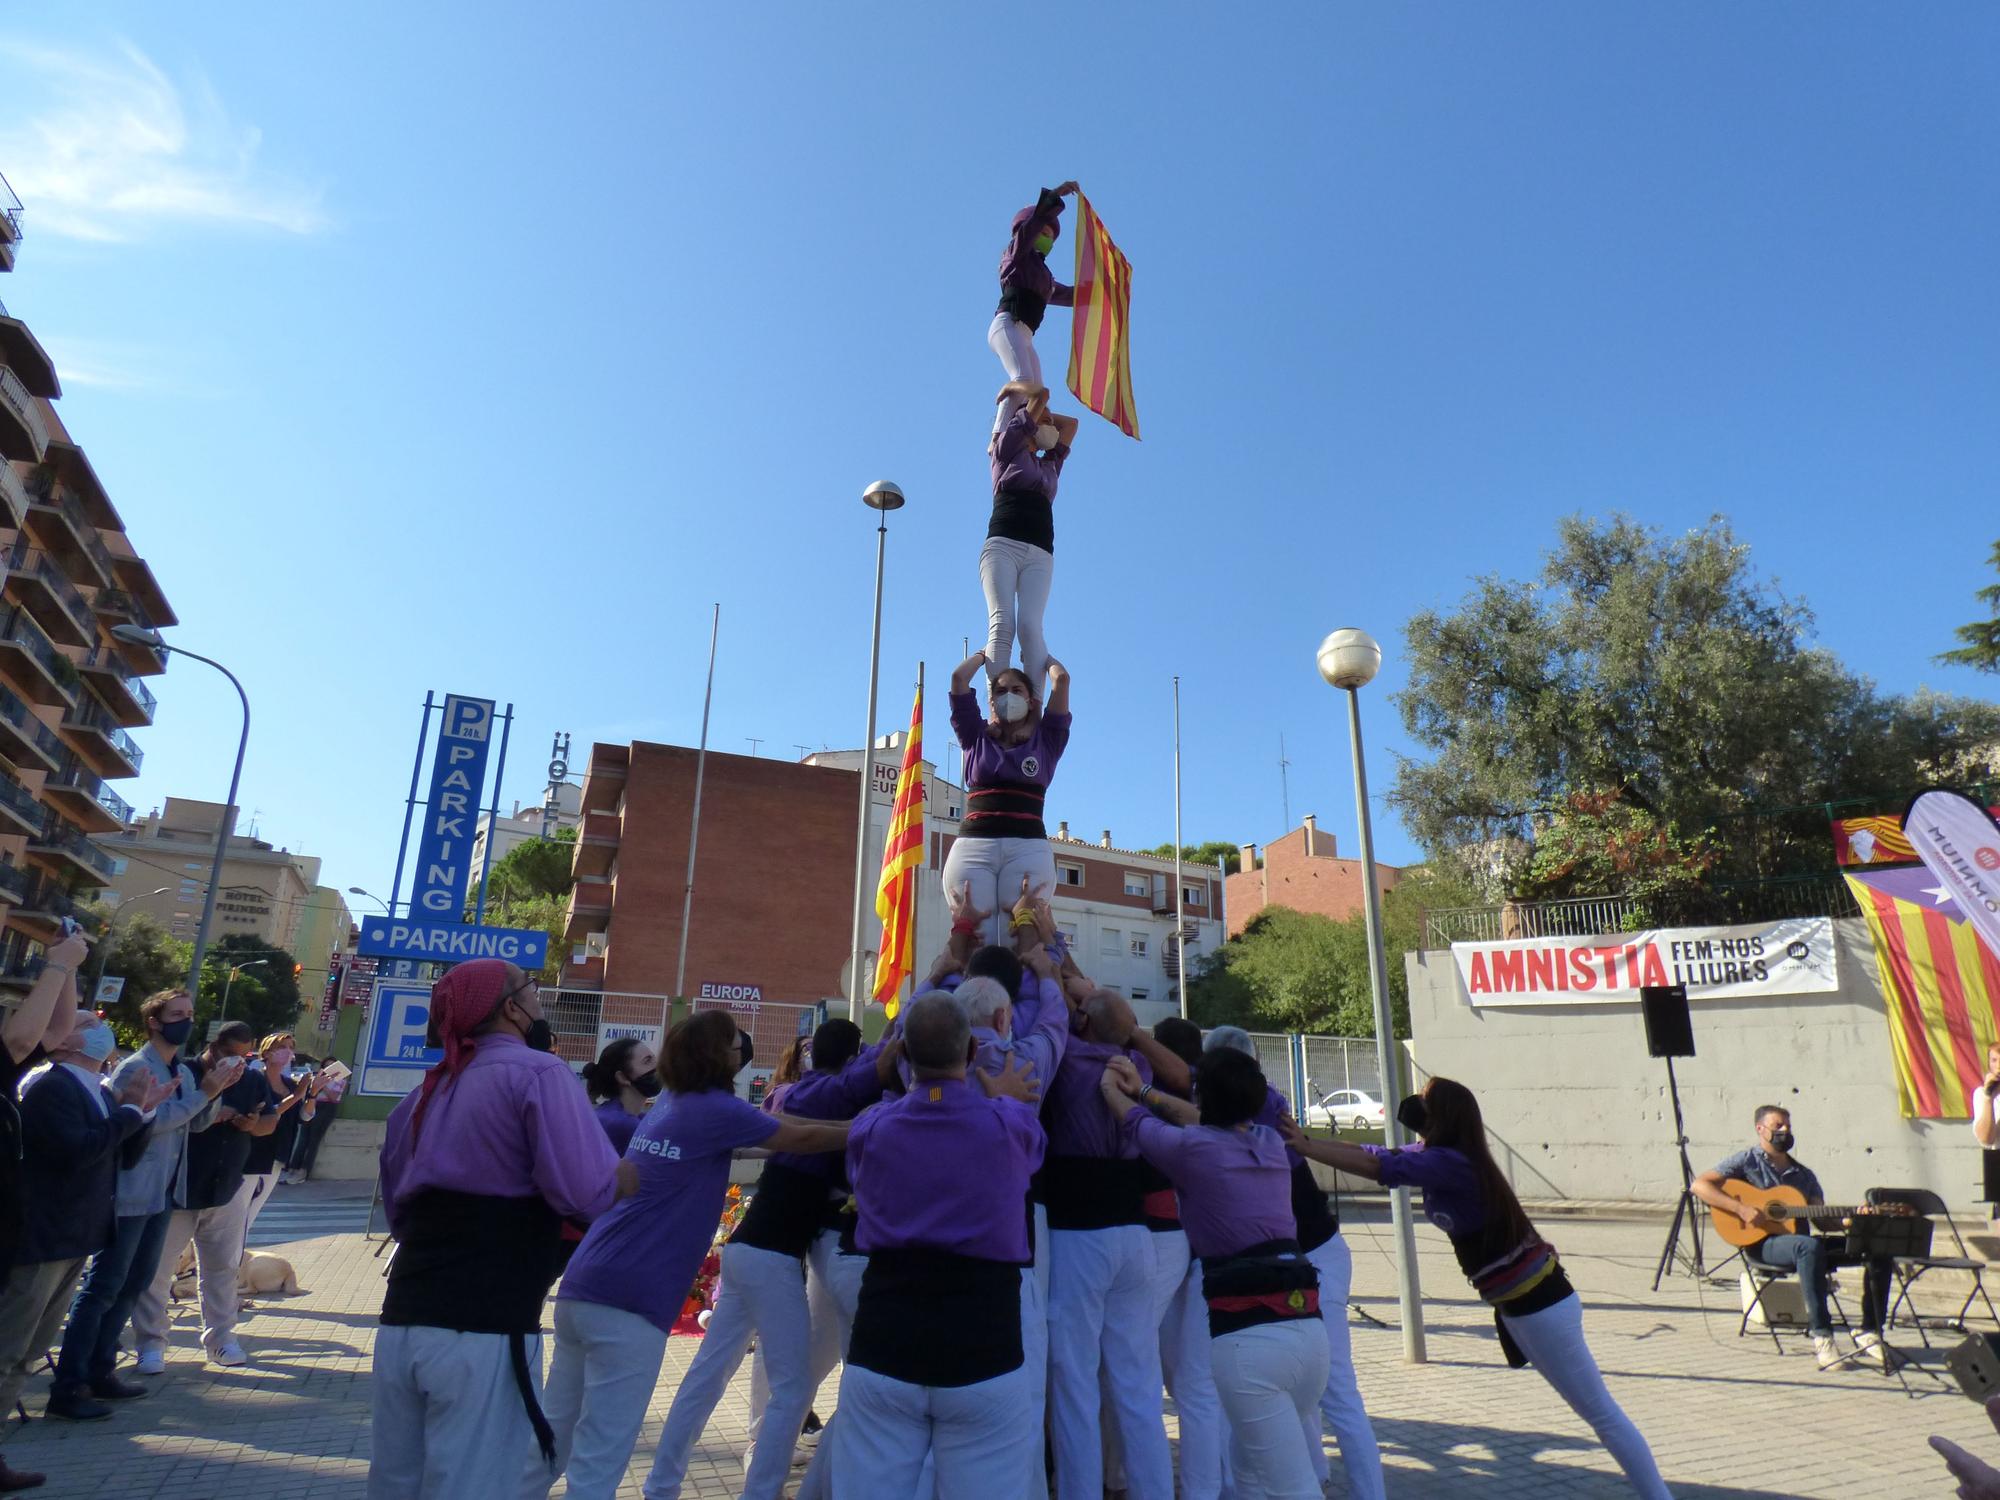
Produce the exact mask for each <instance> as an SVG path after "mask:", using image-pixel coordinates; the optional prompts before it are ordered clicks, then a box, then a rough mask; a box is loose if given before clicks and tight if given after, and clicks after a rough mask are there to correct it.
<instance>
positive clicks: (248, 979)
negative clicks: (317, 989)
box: [183, 932, 300, 1037]
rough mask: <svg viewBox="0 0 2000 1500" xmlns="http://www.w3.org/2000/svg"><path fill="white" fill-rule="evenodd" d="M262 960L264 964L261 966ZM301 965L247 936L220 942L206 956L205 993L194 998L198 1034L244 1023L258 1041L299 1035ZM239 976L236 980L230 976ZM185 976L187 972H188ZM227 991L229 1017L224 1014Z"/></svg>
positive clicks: (234, 934) (237, 934)
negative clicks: (213, 1026)
mask: <svg viewBox="0 0 2000 1500" xmlns="http://www.w3.org/2000/svg"><path fill="white" fill-rule="evenodd" d="M259 960H261V962H259ZM298 967H299V964H298V960H297V959H295V958H293V957H292V955H291V954H289V953H287V952H286V951H285V950H284V949H282V948H277V947H273V946H272V945H271V944H269V943H267V942H265V941H264V940H263V939H262V938H259V937H256V936H254V935H252V934H250V933H247V932H232V933H229V934H227V935H226V936H223V937H220V938H217V939H216V940H215V941H214V942H213V943H211V944H210V945H209V948H208V952H207V953H206V954H204V955H203V957H202V964H201V990H200V992H199V993H198V994H197V995H196V996H195V1002H194V1030H195V1035H196V1036H197V1037H203V1036H206V1035H207V1034H208V1026H209V1023H210V1022H211V1021H214V1020H218V1019H220V1020H228V1021H244V1022H247V1023H248V1024H249V1026H250V1029H251V1030H252V1031H254V1032H256V1033H257V1035H258V1036H260V1037H263V1036H268V1035H269V1034H270V1033H271V1032H274V1031H291V1030H295V1029H296V1028H297V1026H298V1021H299V1005H300V999H299V981H298V974H297V970H298ZM232 969H234V970H235V971H236V977H235V979H234V981H232V980H231V979H230V977H229V976H230V971H231V970H232ZM183 972H185V970H183ZM225 991H226V992H227V994H228V997H229V1012H228V1014H227V1015H226V1016H225V1015H223V1013H222V1001H223V995H224V993H225Z"/></svg>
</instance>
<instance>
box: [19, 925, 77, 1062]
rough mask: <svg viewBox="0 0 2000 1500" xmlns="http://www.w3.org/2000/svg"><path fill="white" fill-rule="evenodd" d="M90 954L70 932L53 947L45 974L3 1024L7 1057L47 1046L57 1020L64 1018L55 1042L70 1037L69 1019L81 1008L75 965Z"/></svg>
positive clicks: (44, 970)
mask: <svg viewBox="0 0 2000 1500" xmlns="http://www.w3.org/2000/svg"><path fill="white" fill-rule="evenodd" d="M89 951H90V944H89V943H88V942H86V941H85V940H84V936H83V934H82V933H81V932H72V933H70V934H69V935H68V936H67V937H65V938H64V939H63V940H62V941H61V942H59V943H57V944H56V945H55V946H54V947H52V948H50V949H49V950H48V953H47V954H46V956H45V959H44V962H43V964H42V972H41V973H39V974H37V975H36V976H35V982H34V983H33V984H32V985H30V986H29V988H28V995H27V998H26V999H24V1000H23V1001H22V1002H21V1003H20V1004H19V1005H17V1006H16V1007H15V1008H14V1012H13V1014H12V1015H10V1016H8V1017H7V1019H6V1021H5V1022H0V1046H4V1047H5V1048H6V1049H7V1055H8V1056H10V1057H11V1058H13V1059H14V1061H15V1062H17V1063H18V1062H21V1061H22V1060H23V1059H25V1058H26V1057H27V1055H28V1054H29V1053H30V1052H33V1051H34V1050H35V1049H36V1048H37V1047H41V1046H45V1045H47V1042H48V1036H49V1032H50V1031H51V1030H53V1029H54V1028H53V1027H52V1025H51V1022H52V1021H53V1019H54V1018H55V1017H57V1016H61V1017H62V1030H61V1032H60V1033H59V1034H58V1035H57V1037H56V1038H55V1039H56V1040H57V1041H61V1040H62V1038H63V1036H66V1035H68V1033H69V1025H70V1017H71V1016H72V1015H74V1014H75V1013H76V1012H77V1011H78V1010H80V1009H81V1008H82V1007H81V1005H80V1004H79V1003H78V1001H77V998H76V966H77V965H78V964H80V963H82V962H83V958H84V955H85V954H86V953H88V952H89Z"/></svg>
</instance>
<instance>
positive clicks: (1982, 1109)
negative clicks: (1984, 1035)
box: [1972, 1042, 2000, 1151]
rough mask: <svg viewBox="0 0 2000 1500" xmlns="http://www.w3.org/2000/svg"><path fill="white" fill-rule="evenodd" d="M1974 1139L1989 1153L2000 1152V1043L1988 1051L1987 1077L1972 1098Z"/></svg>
mask: <svg viewBox="0 0 2000 1500" xmlns="http://www.w3.org/2000/svg"><path fill="white" fill-rule="evenodd" d="M1972 1137H1973V1139H1974V1140H1976V1141H1978V1142H1979V1144H1980V1145H1982V1146H1984V1147H1985V1148H1986V1149H1987V1150H1988V1151H2000V1042H1994V1043H1992V1044H1991V1045H1990V1046H1988V1047H1987V1049H1986V1076H1985V1077H1984V1078H1982V1079H1980V1080H1979V1092H1978V1093H1976V1094H1974V1095H1973V1096H1972Z"/></svg>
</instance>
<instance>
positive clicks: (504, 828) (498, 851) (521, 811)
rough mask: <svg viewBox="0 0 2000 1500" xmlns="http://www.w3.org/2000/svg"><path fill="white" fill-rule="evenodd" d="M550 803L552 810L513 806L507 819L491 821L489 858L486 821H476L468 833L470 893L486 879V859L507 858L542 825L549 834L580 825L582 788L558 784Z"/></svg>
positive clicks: (520, 804)
mask: <svg viewBox="0 0 2000 1500" xmlns="http://www.w3.org/2000/svg"><path fill="white" fill-rule="evenodd" d="M553 802H554V806H553V808H552V809H549V808H548V804H547V803H544V802H526V803H523V802H516V803H515V804H514V811H513V813H512V814H511V815H509V816H507V817H504V818H495V819H493V822H492V835H493V837H492V852H491V854H490V855H489V853H488V850H487V820H486V819H485V818H484V817H482V818H481V819H480V820H479V824H478V826H477V827H476V828H474V830H473V833H472V889H473V890H475V891H476V890H478V889H479V884H480V882H481V881H482V880H484V879H485V878H486V863H487V860H488V859H489V858H490V859H491V860H492V861H493V862H494V863H495V864H497V863H499V862H500V861H501V860H503V859H505V858H506V857H507V854H508V851H509V850H512V849H516V848H518V847H519V846H521V845H522V844H525V843H527V842H528V840H530V839H538V838H540V837H541V836H542V828H543V826H544V823H546V825H547V827H548V828H549V830H550V831H551V832H553V831H554V830H556V829H558V828H574V827H576V826H577V824H578V823H580V822H582V821H583V788H582V787H580V786H578V785H577V784H576V783H575V782H574V781H565V782H561V783H558V785H557V787H556V792H555V796H554V798H553ZM545 809H546V810H545Z"/></svg>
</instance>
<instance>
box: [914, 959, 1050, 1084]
mask: <svg viewBox="0 0 2000 1500" xmlns="http://www.w3.org/2000/svg"><path fill="white" fill-rule="evenodd" d="M958 985H959V976H957V975H952V976H950V977H948V978H947V979H946V981H945V983H943V984H937V985H933V984H926V985H925V986H924V988H923V989H920V990H918V991H917V994H918V995H929V994H945V995H949V994H951V993H952V992H953V991H955V990H956V989H957V988H958ZM1029 986H1033V987H1034V990H1035V993H1034V994H1033V995H1032V996H1030V995H1023V996H1022V997H1021V999H1020V1000H1019V1001H1017V1002H1016V1003H1015V1004H1014V1006H1013V1010H1012V1014H1011V1015H1009V1017H1008V1019H1007V1035H1006V1036H1002V1035H1000V1033H999V1032H997V1031H995V1030H994V1029H993V1028H992V1027H991V1026H975V1027H973V1028H972V1039H973V1040H974V1041H975V1042H977V1043H979V1053H978V1055H977V1056H975V1057H974V1058H973V1059H972V1066H973V1069H974V1070H975V1071H977V1072H980V1073H994V1074H998V1073H999V1072H1001V1071H1002V1070H1003V1069H1005V1068H1006V1066H1007V1059H1008V1058H1010V1057H1013V1058H1018V1059H1019V1060H1020V1061H1021V1062H1022V1063H1023V1064H1024V1065H1025V1066H1027V1067H1030V1068H1033V1069H1034V1071H1035V1085H1036V1087H1038V1088H1040V1089H1041V1090H1042V1092H1043V1093H1047V1092H1048V1088H1049V1080H1051V1079H1052V1078H1054V1077H1055V1076H1056V1067H1057V1065H1058V1064H1059V1063H1061V1062H1062V1055H1063V1050H1064V1048H1066V1047H1067V1046H1068V1045H1069V1039H1070V1030H1069V1007H1068V1006H1067V1005H1066V1004H1064V1003H1063V996H1062V986H1060V985H1059V984H1057V983H1056V982H1055V981H1054V980H1053V979H1044V978H1043V977H1042V976H1041V975H1039V974H1036V973H1032V972H1030V973H1026V974H1023V975H1022V976H1021V987H1022V988H1023V989H1027V988H1028V987H1029ZM912 998H915V997H914V996H913V997H912ZM890 1025H891V1027H892V1028H894V1029H893V1030H892V1031H889V1032H886V1033H884V1035H883V1040H885V1041H886V1040H888V1038H889V1037H890V1036H900V1035H901V1034H902V1029H903V1028H902V1023H901V1021H900V1019H899V1020H897V1021H892V1022H891V1023H890ZM896 1072H897V1074H898V1075H899V1076H900V1077H901V1078H902V1080H903V1088H904V1090H905V1091H906V1092H907V1091H908V1090H909V1089H910V1088H912V1087H914V1086H915V1083H916V1077H917V1075H916V1070H915V1069H914V1068H912V1067H911V1066H910V1060H909V1058H908V1057H901V1058H898V1059H897V1060H896Z"/></svg>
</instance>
